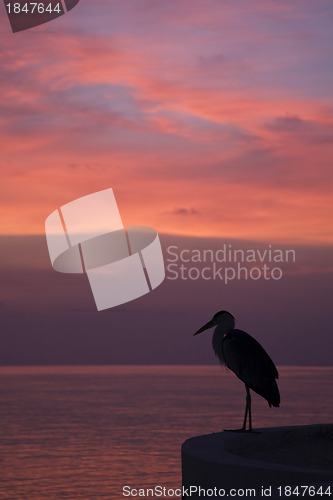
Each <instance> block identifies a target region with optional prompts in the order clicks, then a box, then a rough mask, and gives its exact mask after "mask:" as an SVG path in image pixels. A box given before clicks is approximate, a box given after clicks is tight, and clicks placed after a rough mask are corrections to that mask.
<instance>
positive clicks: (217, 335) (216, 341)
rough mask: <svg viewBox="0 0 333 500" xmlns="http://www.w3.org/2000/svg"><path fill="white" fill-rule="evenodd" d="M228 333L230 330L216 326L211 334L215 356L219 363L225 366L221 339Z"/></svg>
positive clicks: (223, 326)
mask: <svg viewBox="0 0 333 500" xmlns="http://www.w3.org/2000/svg"><path fill="white" fill-rule="evenodd" d="M229 331H230V328H228V327H226V326H225V325H218V326H217V327H216V328H215V330H214V334H213V339H212V344H213V349H214V352H215V354H216V356H217V357H218V358H219V360H220V362H221V363H223V364H225V360H224V354H223V349H222V341H223V337H224V336H225V335H226V334H227V333H228V332H229Z"/></svg>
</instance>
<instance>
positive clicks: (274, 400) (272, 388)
mask: <svg viewBox="0 0 333 500" xmlns="http://www.w3.org/2000/svg"><path fill="white" fill-rule="evenodd" d="M266 399H267V401H268V404H269V406H270V407H271V406H275V407H276V408H278V407H279V406H280V393H279V388H278V385H277V383H276V380H275V379H273V380H270V383H269V387H268V391H267V397H266Z"/></svg>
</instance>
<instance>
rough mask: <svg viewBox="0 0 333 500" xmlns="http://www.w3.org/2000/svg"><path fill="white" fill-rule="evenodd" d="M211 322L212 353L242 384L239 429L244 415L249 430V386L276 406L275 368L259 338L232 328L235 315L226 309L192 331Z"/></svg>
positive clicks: (207, 326)
mask: <svg viewBox="0 0 333 500" xmlns="http://www.w3.org/2000/svg"><path fill="white" fill-rule="evenodd" d="M216 325H217V326H216ZM213 326H216V328H215V330H214V335H213V339H212V344H213V349H214V352H215V354H216V356H217V357H218V358H219V360H220V362H221V363H222V364H225V365H226V366H227V367H228V368H229V369H230V370H232V371H233V372H234V373H235V375H236V376H237V377H238V378H239V379H240V380H241V381H242V382H244V384H245V388H246V408H245V417H244V423H243V428H242V430H245V428H246V419H247V415H249V430H252V420H251V396H250V389H252V390H253V391H254V392H256V393H257V394H259V395H260V396H262V397H263V398H264V399H266V400H267V402H268V404H269V406H275V407H278V406H279V405H280V394H279V389H278V386H277V383H276V379H278V377H279V375H278V371H277V369H276V367H275V365H274V363H273V361H272V360H271V358H270V357H269V355H268V354H267V352H266V351H265V349H264V348H263V347H262V346H261V345H260V344H259V342H257V341H256V340H255V339H254V338H253V337H251V335H249V334H248V333H246V332H244V331H242V330H238V329H235V318H234V317H233V316H232V314H230V313H228V312H227V311H220V312H218V313H216V314H215V315H214V316H213V319H212V320H211V321H209V322H208V323H206V325H204V326H203V327H202V328H200V330H198V331H197V332H196V333H195V335H196V334H198V333H201V332H202V331H204V330H207V329H208V328H212V327H213Z"/></svg>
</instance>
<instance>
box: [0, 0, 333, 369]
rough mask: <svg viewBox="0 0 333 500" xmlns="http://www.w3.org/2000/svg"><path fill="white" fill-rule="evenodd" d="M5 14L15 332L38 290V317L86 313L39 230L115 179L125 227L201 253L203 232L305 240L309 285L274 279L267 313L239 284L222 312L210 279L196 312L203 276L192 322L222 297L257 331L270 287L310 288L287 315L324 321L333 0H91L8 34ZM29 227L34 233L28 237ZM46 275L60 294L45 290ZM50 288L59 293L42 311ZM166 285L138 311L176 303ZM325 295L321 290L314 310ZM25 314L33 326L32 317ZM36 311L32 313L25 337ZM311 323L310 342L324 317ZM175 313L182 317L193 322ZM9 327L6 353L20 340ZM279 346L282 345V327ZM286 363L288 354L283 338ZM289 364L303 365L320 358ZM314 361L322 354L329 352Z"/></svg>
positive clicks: (332, 209) (0, 222)
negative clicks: (144, 229)
mask: <svg viewBox="0 0 333 500" xmlns="http://www.w3.org/2000/svg"><path fill="white" fill-rule="evenodd" d="M0 16H1V19H0V39H1V51H0V141H1V149H0V168H1V182H0V203H1V219H0V235H2V236H3V238H2V239H1V242H2V245H3V247H2V249H1V255H2V261H1V263H0V271H1V274H2V276H3V277H4V281H3V283H5V285H3V287H2V290H1V296H0V300H1V301H2V304H3V305H2V309H1V310H2V314H3V315H4V316H3V318H5V320H4V319H3V320H4V321H5V322H8V324H10V325H12V326H11V327H10V328H12V330H11V331H14V330H15V329H16V330H15V331H16V332H17V330H18V329H19V326H18V324H16V323H15V322H16V321H18V320H17V318H15V321H14V319H13V318H14V316H15V311H19V310H20V311H21V310H22V309H24V314H25V315H26V314H28V315H29V310H30V309H31V310H33V311H34V314H35V313H36V311H37V310H38V306H39V304H40V303H41V302H40V301H42V303H43V304H44V306H43V307H44V308H45V309H44V310H43V314H44V313H45V314H46V312H45V311H48V310H51V309H52V311H53V313H54V303H56V304H58V305H59V304H61V305H59V308H60V309H59V310H61V311H67V308H69V310H70V311H71V312H70V314H72V313H73V310H74V309H75V310H76V311H78V310H81V312H82V310H83V309H85V306H84V304H85V302H84V300H85V299H82V300H83V303H82V304H81V303H80V304H79V303H76V302H77V299H75V300H74V302H75V305H74V306H72V305H70V304H69V302H68V296H67V297H66V298H65V297H64V293H65V292H66V285H67V286H68V287H70V286H71V284H70V283H73V282H71V279H70V277H69V276H66V278H65V281H61V280H63V279H64V278H63V276H61V275H56V276H55V273H54V271H52V268H51V266H50V265H49V263H48V262H47V258H46V257H45V255H44V254H43V258H42V259H41V261H39V263H37V260H36V253H35V252H37V255H40V254H41V253H43V252H44V250H45V248H44V247H43V249H40V245H44V244H45V243H44V241H43V239H42V238H38V237H39V236H43V235H44V223H45V219H46V217H47V216H48V215H49V214H50V213H51V212H53V211H54V210H55V209H56V208H58V207H60V206H62V205H64V204H65V203H68V202H70V201H72V200H74V199H76V198H78V197H80V196H84V195H87V194H89V193H93V192H95V191H99V190H102V189H107V188H110V187H112V188H113V190H114V193H115V196H116V199H117V203H118V207H119V210H120V213H121V215H122V219H123V222H124V224H125V226H128V225H147V226H152V227H154V228H155V229H156V230H157V231H158V232H159V234H161V235H169V236H168V237H169V238H170V235H176V236H177V238H182V237H183V236H188V237H191V243H190V245H191V246H192V247H193V246H195V244H196V243H195V241H196V240H195V238H201V241H202V238H212V237H213V238H222V239H223V241H228V239H233V241H234V240H237V239H238V240H242V241H243V242H244V241H251V242H252V244H255V243H256V242H257V243H258V244H259V242H261V243H262V242H266V243H269V244H276V245H284V244H286V245H289V246H291V247H294V246H295V245H296V246H297V245H301V246H300V247H299V248H301V250H300V252H301V253H298V255H301V257H300V261H298V265H297V266H296V267H295V269H292V270H290V273H289V276H292V275H294V278H288V279H295V280H296V279H298V278H296V276H299V275H302V278H300V279H305V280H308V281H306V285H304V283H303V285H302V283H301V281H298V282H297V284H296V281H295V282H293V283H294V285H295V287H294V288H293V286H294V285H292V286H291V287H288V286H286V283H285V284H284V287H283V289H280V288H279V290H277V288H276V289H274V288H270V289H269V291H268V295H269V296H270V299H269V300H270V305H269V307H268V308H267V304H266V308H265V307H263V303H262V300H265V297H267V291H265V289H264V288H262V289H260V292H258V294H259V295H258V297H259V296H260V297H261V298H260V301H259V302H260V307H259V303H257V304H256V303H255V301H253V300H252V297H251V299H250V300H248V296H249V295H251V296H252V295H253V291H251V290H250V289H249V291H248V294H249V295H247V293H245V291H244V290H245V289H244V288H241V287H242V286H243V285H241V284H239V287H240V288H239V290H240V293H239V294H238V292H237V290H236V289H235V290H234V295H233V294H232V295H231V296H232V298H230V296H228V298H227V299H226V300H225V301H224V304H225V303H227V305H226V306H225V307H223V304H221V305H222V307H221V306H220V307H219V304H220V303H221V302H223V300H220V299H219V300H217V299H216V295H214V294H215V291H216V286H217V284H214V292H213V291H211V292H210V291H209V290H208V289H207V303H206V304H205V308H204V311H202V312H200V311H199V308H200V303H201V302H200V299H199V298H198V297H199V296H198V289H197V288H193V287H194V286H199V285H198V283H196V284H193V287H192V288H191V287H190V288H189V296H191V297H192V298H193V301H194V303H196V304H197V308H198V309H197V311H196V314H197V318H196V320H197V321H199V324H193V328H195V327H196V326H197V327H199V326H201V325H200V323H201V318H202V319H203V321H204V322H205V321H207V320H208V319H209V317H210V315H211V313H212V314H213V313H214V312H216V310H218V309H221V308H227V307H229V306H230V308H232V310H233V311H234V312H235V309H236V313H237V308H238V306H239V308H240V310H241V311H242V312H241V314H243V317H244V320H246V319H248V320H249V322H250V326H251V324H252V323H251V321H253V327H254V328H255V326H256V323H255V321H254V319H253V317H254V316H255V314H256V313H255V310H256V308H257V312H258V313H259V310H261V311H263V309H265V311H264V314H265V315H266V316H265V319H266V324H267V322H268V321H269V318H270V315H271V313H272V311H274V300H275V299H274V297H275V294H277V295H279V297H280V298H281V293H282V294H287V295H288V293H290V294H292V293H300V294H301V295H302V292H301V290H303V286H305V287H306V290H308V293H306V294H304V297H303V299H304V302H303V303H301V302H300V303H299V305H298V306H297V307H296V311H297V314H298V316H296V317H295V318H294V319H295V321H296V323H297V322H298V320H299V319H300V318H301V317H302V311H303V310H309V309H310V310H311V307H314V309H313V311H314V313H315V315H317V314H318V318H320V320H319V323H320V328H322V329H323V330H325V331H326V330H327V328H328V325H329V313H328V308H329V307H330V306H329V302H328V297H330V296H331V295H330V294H331V293H332V286H331V283H332V280H331V278H332V274H330V275H329V276H330V280H329V279H328V274H327V273H332V268H333V264H332V261H331V262H329V258H328V257H327V255H328V253H327V249H328V248H332V246H331V245H332V244H333V232H332V222H333V204H332V192H333V102H332V94H333V90H332V89H333V65H332V61H333V30H332V25H333V4H332V1H331V0H316V1H315V2H314V1H313V0H302V1H299V0H297V1H294V2H290V1H287V0H281V1H279V2H277V1H276V0H265V1H264V0H252V1H248V0H239V1H237V2H232V1H225V0H179V1H178V0H122V1H119V0H81V1H80V3H79V4H78V5H77V6H76V7H75V8H74V9H73V10H72V11H71V12H69V13H67V14H66V15H64V16H63V17H60V18H58V19H56V20H54V21H52V22H49V23H47V24H45V25H43V26H40V27H37V28H33V29H30V30H27V31H23V32H20V33H15V34H13V33H12V32H11V29H10V24H9V22H8V19H7V16H6V12H5V8H4V5H3V3H2V2H1V4H0ZM33 235H35V236H36V238H35V236H34V238H35V239H31V241H30V240H29V239H24V238H23V239H20V238H19V237H20V236H26V237H31V238H32V237H33ZM9 237H11V238H9ZM15 238H17V239H15ZM193 238H194V239H193ZM29 241H30V242H29ZM168 241H171V240H168ZM177 241H179V240H177ZM22 242H25V243H22ZM31 242H32V243H31ZM42 242H43V243H42ZM253 242H254V243H253ZM261 243H260V244H261ZM243 244H244V243H243ZM22 245H23V247H22ZM25 245H26V246H25ZM312 251H313V253H312ZM302 252H303V253H302ZM323 252H324V253H323ZM323 255H324V257H323ZM318 256H319V258H318ZM322 259H324V261H323V260H322ZM40 262H42V264H41V263H40ZM300 262H301V264H300ZM38 267H39V268H40V269H41V268H42V270H43V273H44V274H43V276H44V275H45V276H46V277H45V276H44V277H41V275H38V276H39V277H38V278H36V276H35V275H34V273H33V271H32V270H33V269H34V270H36V269H37V268H38ZM22 272H24V273H26V274H25V275H24V276H25V280H26V281H24V279H23V278H22V276H23V275H22V274H20V273H22ZM40 272H42V271H40ZM52 273H53V274H52ZM51 275H52V278H51V277H50V276H51ZM321 277H322V278H323V280H324V281H323V282H322V281H320V280H321ZM48 279H51V280H57V283H59V284H60V285H59V286H60V288H59V289H58V288H57V286H55V288H53V289H52V291H50V289H49V288H48V287H47V286H46V284H45V283H47V280H48ZM73 279H74V278H73ZM75 279H76V278H75ZM20 280H21V281H20ZM35 280H36V281H35ZM59 280H60V281H59ZM23 282H24V284H23ZM36 283H38V284H40V283H43V284H44V285H43V287H42V290H43V291H42V293H41V292H40V291H39V292H38V293H37V292H35V291H34V292H33V293H32V294H31V290H32V289H33V290H36V286H37V285H36ZM54 283H55V282H54ZM75 283H77V282H75ZM321 283H325V284H323V285H321ZM38 286H39V285H38ZM73 286H74V288H75V287H76V284H75V285H73ZM162 286H164V285H162ZM165 286H166V285H165ZM168 286H169V288H168V289H167V290H171V288H170V286H171V285H170V283H169V284H168ZM178 286H180V284H178ZM205 286H206V285H205ZM235 286H236V285H235ZM25 287H26V288H25ZM62 287H63V288H62ZM74 288H73V290H74ZM60 289H61V291H59V290H60ZM29 290H30V291H29ZM39 290H40V289H39ZM75 290H77V289H76V288H75ZM288 290H289V292H288ZM291 290H293V292H291ZM67 291H68V289H67ZM88 291H89V290H88ZM87 293H88V292H87ZM161 293H162V292H161ZM210 293H211V295H209V294H210ZM217 293H218V292H217ZM48 294H51V295H52V294H54V296H53V298H54V300H55V302H53V304H52V307H51V306H50V307H49V308H48V307H47V305H46V302H48V298H47V297H48ZM173 294H174V292H172V291H170V292H167V291H164V292H163V293H162V295H161V296H160V302H158V294H157V295H156V297H157V298H150V299H149V298H146V299H144V300H145V302H143V303H142V304H144V306H143V307H144V308H147V311H148V313H149V311H150V310H154V314H155V316H154V318H155V319H156V321H157V322H158V321H159V319H158V318H159V314H158V311H160V312H161V311H162V312H161V314H167V315H169V312H170V307H171V306H169V305H168V306H166V303H168V300H169V298H170V297H172V296H173ZM223 294H224V296H225V291H224V292H223ZM223 294H222V295H223ZM70 295H71V296H72V297H74V295H75V292H73V294H72V292H70ZM151 295H152V296H153V294H151ZM213 295H214V300H210V298H212V297H213ZM240 296H241V301H240V303H239V302H238V301H239V297H240ZM321 296H325V300H321V299H320V300H319V302H320V303H321V305H318V303H317V302H318V298H320V297H321ZM59 297H60V299H59ZM77 297H78V296H77ZM148 297H150V296H148ZM209 297H210V298H209ZM290 297H291V295H290ZM80 298H82V296H81V295H80ZM58 299H59V300H60V302H57V300H58ZM52 300H53V299H52V298H50V299H49V304H51V302H52ZM87 300H88V299H87ZM89 300H90V299H89ZM149 300H151V301H152V302H149ZM186 300H187V302H186V307H185V306H184V307H185V309H186V311H187V312H186V314H187V315H188V316H186V318H188V317H189V314H190V306H189V304H190V300H189V299H186ZM147 301H148V302H147ZM316 301H317V302H316ZM171 302H172V300H171ZM250 303H251V304H252V306H251V307H253V308H254V309H252V310H251V309H250V308H249V304H250ZM22 304H25V306H24V307H23V305H22ZM27 304H28V305H27ZM280 305H281V307H282V304H280ZM7 306H8V310H7V309H6V308H7ZM210 306H211V307H212V310H210ZM57 307H58V306H57ZM129 307H130V308H131V307H134V310H135V307H136V306H135V305H134V306H132V305H130V306H129ZM173 307H174V309H173V310H177V307H178V304H177V303H176V302H175V303H174V304H173ZM283 307H285V308H286V309H285V314H287V317H288V318H289V319H290V318H292V317H293V316H294V314H295V309H294V308H293V307H291V304H290V301H289V302H288V301H287V298H286V303H285V304H284V306H283ZM29 308H30V309H29ZM214 308H215V309H216V310H214ZM171 309H172V308H171ZM180 309H181V308H180ZM87 310H89V307H88V309H87ZM145 310H146V309H145ZM91 311H92V312H91V314H95V311H93V308H91ZM163 311H164V312H163ZM67 312H68V311H67ZM81 312H80V313H79V314H81ZM112 313H114V311H111V312H109V314H110V316H109V317H108V320H107V321H111V320H112V318H113V316H112V318H111V314H112ZM148 313H147V315H148ZM236 313H235V314H236ZM64 314H65V313H64ZM66 314H67V313H66ZM105 314H107V313H105ZM105 314H104V316H103V318H106V315H105ZM120 314H121V311H120ZM179 314H182V313H179ZM184 314H185V313H184ZM207 314H208V318H207V317H206V316H207ZM274 314H276V315H277V313H276V312H275V313H274ZM147 317H149V315H148V316H147ZM278 317H279V321H280V320H281V323H278V325H276V327H279V328H280V327H283V325H285V323H286V322H285V321H283V320H282V318H281V316H280V312H279V314H278ZM52 318H53V317H52ZM58 319H59V318H58ZM53 320H54V318H53V319H52V321H53ZM76 320H77V318H76ZM76 320H75V319H72V321H73V323H72V324H75V321H76ZM81 320H82V318H81V319H80V325H81V326H80V328H81V327H82V328H84V323H85V321H83V320H82V321H81ZM13 321H14V323H15V325H16V326H15V325H14V323H13ZM22 321H23V322H24V323H25V324H26V323H29V321H28V320H27V317H26V316H24V320H22ZM38 321H39V319H38V318H36V317H35V318H34V320H33V321H32V326H31V325H30V326H29V328H30V330H31V331H34V332H35V331H36V328H35V326H33V325H36V323H38ZM43 321H44V320H43ZM45 321H46V320H45ZM99 321H101V322H102V323H103V321H102V320H99ZM117 321H118V320H117ZM147 321H148V320H147ZM147 321H146V319H145V322H144V328H148V326H147V325H148V324H149V321H148V323H147ZM302 321H303V323H302V325H303V327H304V328H305V329H306V328H308V330H306V331H307V333H306V335H308V337H307V338H309V339H310V338H311V332H313V327H314V325H315V324H316V322H315V321H314V320H313V319H311V321H310V322H309V321H306V318H304V317H302ZM194 323H195V322H194ZM245 323H246V321H245ZM287 323H288V321H287ZM6 324H7V323H6ZM116 324H118V323H117V322H116ZM179 324H181V325H182V326H184V325H185V324H186V319H185V317H184V318H183V319H182V320H181V321H180V323H179ZM13 325H14V326H13ZM260 325H261V326H260V328H264V323H263V324H261V323H260ZM44 326H45V325H44ZM241 326H242V327H244V328H245V327H246V324H242V325H241ZM191 328H192V325H191ZM260 328H259V329H260ZM30 330H29V331H30ZM292 331H294V327H293V330H292ZM188 334H189V333H188V332H187V333H186V335H188ZM285 334H286V335H288V331H286V332H285ZM15 335H16V334H15ZM15 335H14V337H13V338H14V340H13V342H14V344H13V346H12V348H8V349H9V351H8V353H9V352H10V353H13V352H14V351H15V339H19V338H21V337H19V336H18V337H15ZM186 338H187V337H186ZM325 339H326V333H325ZM6 342H7V341H6ZM87 342H88V341H87ZM269 343H271V345H272V346H273V347H274V346H275V347H276V346H277V345H278V342H275V344H274V340H272V338H270V340H269ZM88 344H89V342H88V343H87V346H88ZM6 345H7V344H6ZM8 345H9V344H8ZM184 345H185V344H184ZM10 349H12V350H10ZM124 349H125V347H124ZM87 350H89V347H87ZM311 350H313V345H312V344H311V341H310V344H309V346H308V353H310V352H311ZM171 351H172V350H171V347H170V352H171ZM6 352H7V351H6ZM121 352H122V353H123V351H121ZM42 354H43V353H42ZM42 354H41V357H40V358H38V359H39V361H40V360H42V358H43V356H42ZM13 356H14V355H13ZM119 356H120V358H119V359H125V358H124V357H123V358H122V354H119ZM9 357H10V356H9ZM60 358H61V356H60ZM60 358H59V359H60ZM11 359H12V358H11ZM15 359H16V358H15V356H14V357H13V360H14V361H15ZM29 359H30V358H29ZM31 359H32V358H31ZM47 359H48V362H55V361H56V362H57V360H58V358H57V359H56V360H54V359H51V358H50V359H51V360H50V359H49V358H47ZM61 359H65V358H61ZM66 359H67V358H66ZM68 359H69V362H73V359H72V358H71V357H70V356H69V358H68ZM75 359H76V358H75ZM96 359H97V358H96ZM103 359H104V358H103ZM126 359H127V358H126ZM191 359H192V358H191ZM193 359H194V358H193ZM193 359H192V361H193ZM207 359H208V358H207ZM207 359H206V358H205V361H207ZM180 360H181V357H179V359H178V358H177V360H176V361H177V362H180ZM280 360H281V362H288V363H290V364H292V363H293V358H292V356H291V357H288V356H287V357H286V356H285V355H284V354H283V352H282V350H281V356H280ZM297 360H298V362H300V363H302V362H304V363H311V360H310V357H305V358H304V359H303V358H302V359H301V358H297ZM14 361H13V362H14ZM60 361H61V360H60ZM76 361H77V362H80V359H79V358H78V360H77V359H76ZM76 361H75V362H76ZM97 361H98V359H97ZM104 361H105V360H104ZM127 361H128V359H127ZM130 361H131V360H130ZM132 361H133V360H132ZM132 361H131V362H132ZM134 361H135V359H134ZM148 361H149V360H148ZM148 361H147V360H146V358H145V362H148ZM162 361H165V360H164V359H163V360H162ZM166 361H168V360H166ZM195 361H196V362H200V361H202V360H200V357H199V358H198V357H196V358H195ZM2 362H6V360H2ZM20 362H22V363H23V362H24V356H23V358H22V359H21V358H20ZM34 362H35V361H34ZM40 362H41V361H40ZM315 362H318V363H319V364H320V363H326V362H327V357H325V353H323V356H320V355H318V359H317V358H316V360H315Z"/></svg>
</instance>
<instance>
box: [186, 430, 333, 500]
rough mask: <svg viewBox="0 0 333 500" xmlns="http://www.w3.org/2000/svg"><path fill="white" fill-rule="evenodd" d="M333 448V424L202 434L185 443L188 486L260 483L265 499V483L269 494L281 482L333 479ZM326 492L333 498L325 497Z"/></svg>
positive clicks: (320, 482)
mask: <svg viewBox="0 0 333 500" xmlns="http://www.w3.org/2000/svg"><path fill="white" fill-rule="evenodd" d="M325 450H326V451H325ZM328 450H329V451H330V456H327V457H326V454H327V452H328ZM320 451H322V452H321V453H320ZM332 453H333V424H323V425H310V426H302V427H273V428H265V429H256V433H235V432H226V431H225V432H220V433H217V434H208V435H205V436H198V437H194V438H191V439H188V440H187V441H185V443H184V444H183V446H182V477H183V486H184V488H189V487H190V486H197V487H199V486H200V487H201V488H204V489H214V488H215V487H216V488H217V489H220V488H221V489H224V490H226V491H227V490H230V489H232V488H235V489H239V488H242V489H247V488H255V489H256V491H257V498H264V497H262V496H261V495H259V492H260V491H261V488H262V487H264V488H269V487H272V488H273V491H272V494H271V495H270V497H271V498H275V496H274V491H275V492H276V488H277V487H278V486H293V485H295V486H296V485H297V486H301V485H304V486H305V485H318V486H320V485H323V486H324V485H326V486H328V485H329V484H331V481H332V480H333V472H332V459H333V458H332ZM326 458H327V460H326ZM323 463H324V465H323ZM308 464H309V465H308ZM331 491H332V492H333V489H332V490H331ZM300 496H301V495H300ZM325 497H326V498H329V497H328V496H326V495H324V496H323V497H321V498H325ZM184 498H185V497H184ZM191 498H192V499H193V498H194V497H193V496H192V497H191ZM198 498H201V499H202V498H203V497H202V496H201V497H199V496H198ZM210 498H220V497H218V496H215V497H214V496H210ZM234 498H238V497H234ZM280 498H281V497H280ZM289 498H292V497H289ZM313 498H316V497H313Z"/></svg>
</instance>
